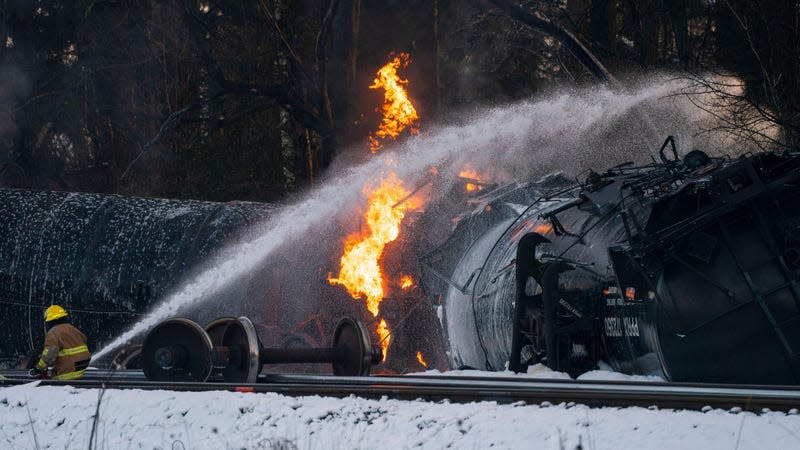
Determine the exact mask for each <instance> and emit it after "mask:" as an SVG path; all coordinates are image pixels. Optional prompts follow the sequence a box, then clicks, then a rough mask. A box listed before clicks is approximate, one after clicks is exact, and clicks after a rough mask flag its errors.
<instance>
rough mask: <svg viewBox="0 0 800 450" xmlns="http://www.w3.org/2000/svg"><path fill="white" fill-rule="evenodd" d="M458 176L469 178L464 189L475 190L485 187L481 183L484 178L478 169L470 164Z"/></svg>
mask: <svg viewBox="0 0 800 450" xmlns="http://www.w3.org/2000/svg"><path fill="white" fill-rule="evenodd" d="M458 176H459V177H461V178H466V179H467V180H469V181H467V182H466V183H464V189H466V191H467V192H475V191H480V190H481V189H483V186H481V184H480V183H481V182H482V181H483V178H482V177H481V175H480V174H479V173H478V172H477V171H475V170H474V169H472V168H470V167H469V166H467V167H465V168H464V169H463V170H462V171H461V172H459V173H458Z"/></svg>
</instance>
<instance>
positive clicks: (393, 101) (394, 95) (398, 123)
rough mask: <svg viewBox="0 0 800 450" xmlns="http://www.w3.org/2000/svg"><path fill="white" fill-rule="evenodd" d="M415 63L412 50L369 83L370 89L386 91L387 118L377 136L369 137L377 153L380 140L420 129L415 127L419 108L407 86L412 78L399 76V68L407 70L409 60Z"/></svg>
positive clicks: (384, 95)
mask: <svg viewBox="0 0 800 450" xmlns="http://www.w3.org/2000/svg"><path fill="white" fill-rule="evenodd" d="M409 62H411V57H410V56H409V54H408V53H400V55H398V56H396V57H395V58H394V59H393V60H392V61H391V62H389V63H387V64H386V65H385V66H383V67H381V68H380V70H378V73H377V76H376V77H375V79H374V80H373V81H372V84H371V85H370V86H369V88H370V89H380V88H383V89H384V93H383V106H382V110H383V120H382V121H381V124H380V126H379V127H378V130H377V131H376V132H375V135H374V136H370V137H369V143H370V145H369V149H370V151H371V152H372V153H375V152H377V151H378V150H379V149H380V148H381V143H380V141H379V140H378V139H379V138H380V139H385V138H387V137H390V138H392V139H397V136H399V135H400V133H401V132H402V131H403V130H404V129H406V127H410V132H411V134H417V133H418V132H419V131H418V130H417V128H415V127H414V124H415V123H416V122H417V121H418V120H419V116H417V110H416V108H414V105H413V104H412V103H411V100H409V98H408V92H406V89H405V88H404V87H403V86H404V85H406V84H408V80H404V79H402V78H400V76H399V75H397V70H398V69H401V68H402V69H405V68H406V67H407V66H408V63H409Z"/></svg>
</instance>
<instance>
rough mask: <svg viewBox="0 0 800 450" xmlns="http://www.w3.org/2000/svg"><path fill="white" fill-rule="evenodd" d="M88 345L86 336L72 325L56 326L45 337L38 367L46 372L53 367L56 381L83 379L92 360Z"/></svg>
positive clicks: (62, 324)
mask: <svg viewBox="0 0 800 450" xmlns="http://www.w3.org/2000/svg"><path fill="white" fill-rule="evenodd" d="M86 343H87V342H86V335H85V334H83V333H81V331H80V330H78V329H77V328H75V327H74V326H72V324H69V323H60V324H58V325H55V326H54V327H53V328H51V329H50V331H48V332H47V334H46V335H45V337H44V350H43V351H42V356H41V358H39V363H38V364H36V367H38V368H39V369H40V370H44V369H45V368H47V367H48V366H52V367H53V378H54V379H56V380H74V379H77V378H81V377H82V376H83V373H84V371H86V368H87V367H88V366H89V360H90V359H91V358H92V354H91V353H89V347H87V345H86Z"/></svg>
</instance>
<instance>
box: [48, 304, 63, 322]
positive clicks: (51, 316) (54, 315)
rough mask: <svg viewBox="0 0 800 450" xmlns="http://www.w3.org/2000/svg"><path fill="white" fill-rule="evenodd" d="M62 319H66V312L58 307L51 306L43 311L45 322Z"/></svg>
mask: <svg viewBox="0 0 800 450" xmlns="http://www.w3.org/2000/svg"><path fill="white" fill-rule="evenodd" d="M62 317H67V310H65V309H64V308H62V307H60V306H58V305H51V306H50V307H49V308H47V309H46V310H44V321H45V322H50V321H53V320H56V319H60V318H62Z"/></svg>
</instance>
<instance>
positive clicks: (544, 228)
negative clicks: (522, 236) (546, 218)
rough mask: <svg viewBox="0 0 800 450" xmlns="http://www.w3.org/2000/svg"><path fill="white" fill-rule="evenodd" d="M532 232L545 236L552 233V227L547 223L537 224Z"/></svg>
mask: <svg viewBox="0 0 800 450" xmlns="http://www.w3.org/2000/svg"><path fill="white" fill-rule="evenodd" d="M533 231H535V232H536V233H539V234H547V233H552V232H553V225H551V224H549V223H539V224H536V226H534V227H533Z"/></svg>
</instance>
